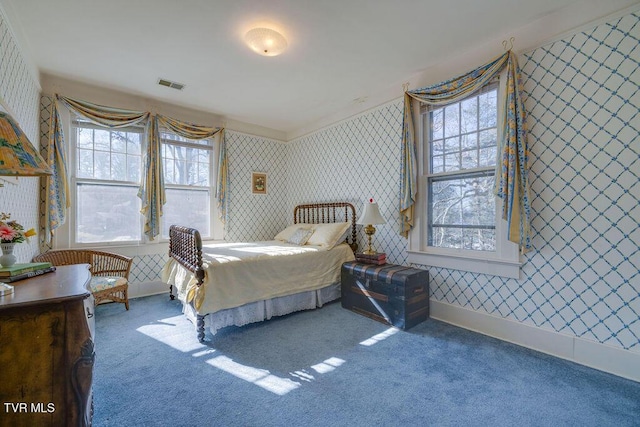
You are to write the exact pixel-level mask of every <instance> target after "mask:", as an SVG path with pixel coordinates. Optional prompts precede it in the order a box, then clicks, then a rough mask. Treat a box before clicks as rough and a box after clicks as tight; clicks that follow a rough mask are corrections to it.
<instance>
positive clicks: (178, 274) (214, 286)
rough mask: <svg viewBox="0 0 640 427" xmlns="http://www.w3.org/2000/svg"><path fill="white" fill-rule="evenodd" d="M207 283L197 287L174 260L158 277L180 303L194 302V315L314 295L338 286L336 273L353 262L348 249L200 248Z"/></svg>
mask: <svg viewBox="0 0 640 427" xmlns="http://www.w3.org/2000/svg"><path fill="white" fill-rule="evenodd" d="M202 252H203V260H204V263H205V270H206V274H205V279H204V283H203V285H202V286H201V287H200V288H197V287H195V280H194V279H193V277H192V275H191V274H190V273H189V272H188V271H187V270H186V269H184V268H183V267H182V266H180V265H179V264H178V263H177V262H176V261H175V260H174V259H173V258H171V259H170V260H169V262H168V263H167V264H166V265H165V267H164V269H163V271H162V279H163V281H164V282H166V283H169V284H172V285H173V286H174V287H175V288H176V290H177V296H178V298H179V299H180V300H181V301H183V302H185V301H190V300H192V299H193V300H194V301H195V306H196V310H197V312H198V314H202V315H204V314H208V313H215V312H217V311H219V310H224V309H227V308H233V307H239V306H241V305H244V304H247V303H251V302H256V301H261V300H267V299H271V298H276V297H281V296H285V295H292V294H295V293H299V292H305V291H312V290H316V289H320V288H322V287H325V286H328V285H331V284H333V283H336V282H338V281H339V280H340V267H341V266H342V264H343V263H345V262H347V261H352V260H353V259H354V255H353V251H352V250H351V248H350V247H349V246H348V245H347V244H344V243H343V244H340V245H338V246H336V247H335V248H333V249H331V250H326V249H323V248H320V247H317V246H308V245H305V246H298V245H291V244H287V243H283V242H279V241H265V242H250V243H218V244H211V245H203V248H202Z"/></svg>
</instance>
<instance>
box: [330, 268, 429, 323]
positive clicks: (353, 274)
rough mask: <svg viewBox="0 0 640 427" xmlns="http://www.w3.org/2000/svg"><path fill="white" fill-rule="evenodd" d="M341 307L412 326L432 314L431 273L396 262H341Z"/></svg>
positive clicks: (382, 320) (371, 316) (385, 321)
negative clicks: (380, 263) (430, 307)
mask: <svg viewBox="0 0 640 427" xmlns="http://www.w3.org/2000/svg"><path fill="white" fill-rule="evenodd" d="M341 289H342V307H344V308H347V309H349V310H351V311H355V312H356V313H358V314H362V315H363V316H367V317H370V318H372V319H374V320H377V321H379V322H382V323H386V324H388V325H392V326H395V327H397V328H401V329H409V328H411V327H413V326H415V325H417V324H418V323H420V322H422V321H424V320H426V319H427V318H428V317H429V272H428V271H426V270H420V269H417V268H411V267H404V266H401V265H395V264H384V265H372V264H363V263H359V262H356V261H352V262H346V263H344V264H343V265H342V280H341Z"/></svg>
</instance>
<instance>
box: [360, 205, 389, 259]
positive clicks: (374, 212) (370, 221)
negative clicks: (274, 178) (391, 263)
mask: <svg viewBox="0 0 640 427" xmlns="http://www.w3.org/2000/svg"><path fill="white" fill-rule="evenodd" d="M384 223H386V221H385V220H384V218H383V217H382V215H380V209H378V204H377V203H374V202H373V199H369V203H365V204H364V212H362V216H361V217H360V218H359V219H358V221H356V224H361V225H365V227H364V232H365V234H366V235H367V237H368V238H369V247H367V249H366V250H364V251H363V252H362V253H364V254H367V255H370V254H375V253H376V251H374V250H373V247H371V237H373V235H374V234H375V232H376V228H375V227H374V226H373V225H374V224H384Z"/></svg>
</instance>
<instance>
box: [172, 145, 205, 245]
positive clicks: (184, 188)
mask: <svg viewBox="0 0 640 427" xmlns="http://www.w3.org/2000/svg"><path fill="white" fill-rule="evenodd" d="M161 138H162V161H163V168H164V181H165V194H166V199H167V202H166V204H165V205H164V207H163V216H162V220H161V221H162V233H161V237H162V238H163V239H168V238H169V227H170V226H171V225H172V224H188V225H189V227H193V228H197V229H198V230H199V231H200V234H201V236H202V237H203V238H208V237H212V234H213V233H212V229H213V225H212V217H214V216H215V215H212V209H211V204H212V200H213V199H214V194H215V190H214V186H213V181H214V180H213V172H214V171H213V169H214V168H213V166H212V165H214V162H213V159H214V146H213V141H212V140H209V139H203V140H191V139H186V138H182V137H180V136H178V135H174V134H171V133H165V132H162V133H161Z"/></svg>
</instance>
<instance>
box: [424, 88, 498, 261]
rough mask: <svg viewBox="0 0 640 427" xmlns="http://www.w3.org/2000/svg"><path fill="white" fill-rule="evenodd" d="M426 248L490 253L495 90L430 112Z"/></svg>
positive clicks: (492, 246)
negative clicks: (427, 246)
mask: <svg viewBox="0 0 640 427" xmlns="http://www.w3.org/2000/svg"><path fill="white" fill-rule="evenodd" d="M425 114H428V124H429V136H428V138H429V141H428V145H429V147H428V150H427V153H428V156H429V167H428V168H427V176H428V180H427V182H428V188H427V194H428V197H427V204H428V208H427V209H428V213H427V241H428V243H427V244H428V245H429V246H433V247H439V248H455V249H463V250H472V251H473V250H479V251H495V247H496V235H495V222H496V220H495V211H496V209H495V199H494V196H493V176H494V173H495V165H496V153H497V138H498V135H497V118H498V107H497V87H496V86H495V85H494V86H492V87H491V88H489V89H487V90H486V91H485V92H484V93H482V94H479V95H475V96H472V97H469V98H467V99H465V100H463V101H460V102H456V103H455V104H451V105H447V106H446V107H440V108H433V109H429V110H428V111H427V112H426V113H425Z"/></svg>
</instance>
